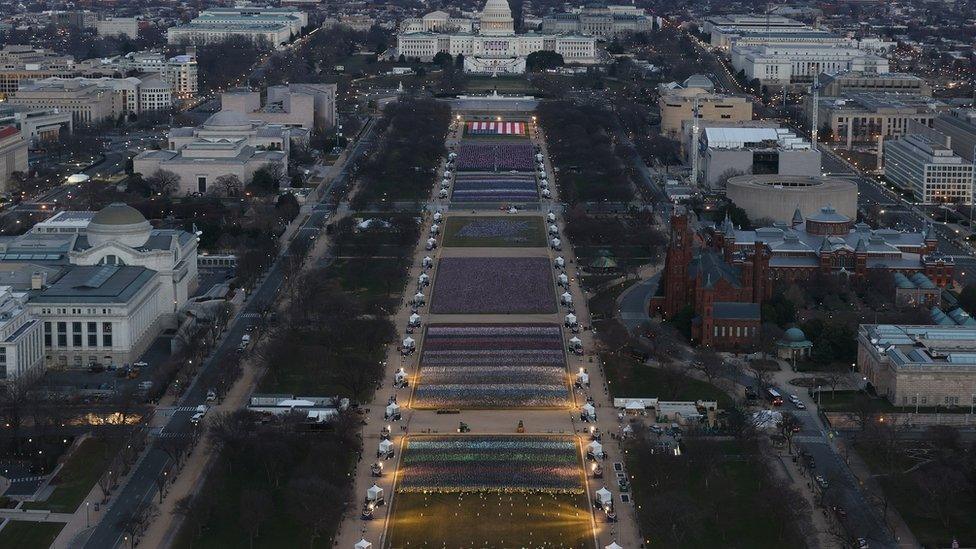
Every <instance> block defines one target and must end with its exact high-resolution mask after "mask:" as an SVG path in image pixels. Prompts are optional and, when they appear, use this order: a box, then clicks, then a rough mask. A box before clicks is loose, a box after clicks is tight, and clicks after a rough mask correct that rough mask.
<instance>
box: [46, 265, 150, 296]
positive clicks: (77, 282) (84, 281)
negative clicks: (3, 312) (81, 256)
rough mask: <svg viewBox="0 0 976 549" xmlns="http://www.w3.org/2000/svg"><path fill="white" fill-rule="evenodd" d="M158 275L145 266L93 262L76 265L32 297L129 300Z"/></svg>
mask: <svg viewBox="0 0 976 549" xmlns="http://www.w3.org/2000/svg"><path fill="white" fill-rule="evenodd" d="M155 277H156V272H155V271H151V270H149V269H146V268H145V267H128V266H116V265H92V266H81V267H72V268H71V269H69V270H68V271H67V272H66V273H65V274H64V275H63V276H62V277H61V278H59V279H58V280H57V281H55V282H54V283H53V284H51V285H50V286H49V287H48V288H46V289H44V290H40V291H39V292H38V293H37V294H35V295H34V296H33V297H32V298H31V302H33V303H61V302H65V301H69V302H72V303H116V304H122V303H128V301H129V300H130V299H132V297H133V296H135V295H136V293H138V292H139V290H141V289H142V288H143V287H145V286H146V285H147V284H148V283H149V282H150V281H152V280H153V279H154V278H155Z"/></svg>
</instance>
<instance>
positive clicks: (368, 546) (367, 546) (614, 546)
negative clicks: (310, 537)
mask: <svg viewBox="0 0 976 549" xmlns="http://www.w3.org/2000/svg"><path fill="white" fill-rule="evenodd" d="M354 549H373V544H372V543H370V542H368V541H366V538H363V539H361V540H359V541H358V542H356V545H355V546H354ZM603 549H624V547H623V546H622V545H620V544H618V543H617V542H616V541H612V542H610V545H605V546H603Z"/></svg>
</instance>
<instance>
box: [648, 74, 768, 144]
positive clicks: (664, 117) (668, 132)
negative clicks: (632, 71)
mask: <svg viewBox="0 0 976 549" xmlns="http://www.w3.org/2000/svg"><path fill="white" fill-rule="evenodd" d="M713 90H714V84H712V82H711V81H710V80H709V79H708V78H706V77H704V76H702V75H694V76H691V77H689V78H688V79H687V80H685V81H684V82H683V83H681V84H678V83H676V82H672V83H670V84H662V85H660V86H658V94H659V98H658V106H659V107H660V111H661V135H664V136H666V137H669V138H671V139H678V138H679V137H680V136H681V130H682V124H683V123H684V122H685V121H688V120H692V119H693V118H694V112H695V103H696V101H697V104H698V119H699V120H700V121H702V122H711V121H716V122H717V121H723V122H730V123H732V122H748V121H749V120H752V102H750V101H749V99H748V98H746V97H744V96H738V95H724V94H717V93H713Z"/></svg>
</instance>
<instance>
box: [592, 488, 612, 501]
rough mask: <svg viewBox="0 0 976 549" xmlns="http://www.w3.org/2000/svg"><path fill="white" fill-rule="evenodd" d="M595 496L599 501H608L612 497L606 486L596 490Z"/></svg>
mask: <svg viewBox="0 0 976 549" xmlns="http://www.w3.org/2000/svg"><path fill="white" fill-rule="evenodd" d="M596 497H597V499H598V500H600V503H610V501H611V500H612V499H613V494H611V493H610V490H607V487H606V486H604V487H603V488H600V489H599V490H597V491H596Z"/></svg>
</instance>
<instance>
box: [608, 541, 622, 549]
mask: <svg viewBox="0 0 976 549" xmlns="http://www.w3.org/2000/svg"><path fill="white" fill-rule="evenodd" d="M603 549H624V548H623V547H622V546H620V545H617V542H615V541H613V542H610V545H607V546H606V547H604V548H603Z"/></svg>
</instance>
